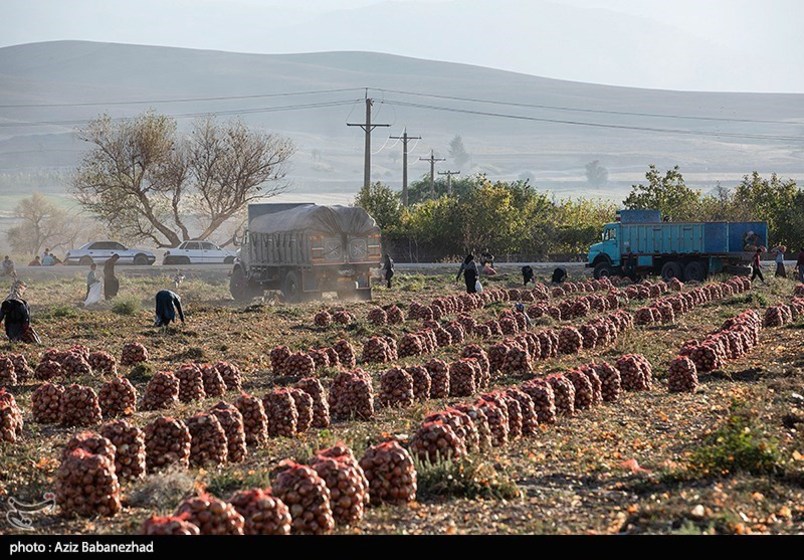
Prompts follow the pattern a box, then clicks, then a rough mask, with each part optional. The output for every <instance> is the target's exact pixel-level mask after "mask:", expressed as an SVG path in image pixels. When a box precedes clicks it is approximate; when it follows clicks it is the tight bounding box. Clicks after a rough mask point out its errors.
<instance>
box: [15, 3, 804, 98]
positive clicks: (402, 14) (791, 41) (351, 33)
mask: <svg viewBox="0 0 804 560" xmlns="http://www.w3.org/2000/svg"><path fill="white" fill-rule="evenodd" d="M803 16H804V2H802V1H801V0H0V46H9V45H15V44H21V43H31V42H38V41H52V40H61V39H80V40H91V41H109V42H121V43H137V44H152V45H167V46H178V47H189V48H204V49H215V50H226V51H235V52H259V53H287V52H309V51H328V50H364V51H380V52H387V53H392V54H400V55H406V56H415V57H419V58H430V59H438V60H446V61H451V62H464V63H469V64H478V65H482V66H490V67H495V68H501V69H505V70H513V71H517V72H523V73H527V74H533V75H539V76H546V77H551V78H561V79H569V80H576V81H588V82H596V83H606V84H613V85H627V86H637V87H650V88H666V89H680V90H704V91H724V90H728V91H757V92H759V91H761V92H797V93H799V92H804V72H803V71H802V68H803V67H804V32H803V31H802V29H801V23H802V22H804V17H803Z"/></svg>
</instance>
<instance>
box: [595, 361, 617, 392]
mask: <svg viewBox="0 0 804 560" xmlns="http://www.w3.org/2000/svg"><path fill="white" fill-rule="evenodd" d="M592 367H593V368H594V370H595V373H597V376H598V378H599V379H600V392H601V396H602V397H603V401H604V402H614V401H616V400H617V399H618V398H619V397H620V390H621V388H622V385H621V380H620V370H618V369H617V368H615V367H614V366H612V365H611V364H609V363H606V362H595V363H594V364H592Z"/></svg>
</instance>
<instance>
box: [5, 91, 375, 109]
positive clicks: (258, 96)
mask: <svg viewBox="0 0 804 560" xmlns="http://www.w3.org/2000/svg"><path fill="white" fill-rule="evenodd" d="M363 89H364V88H356V87H354V88H335V89H320V90H313V91H288V92H283V93H257V94H253V95H220V96H215V97H179V98H168V99H138V100H130V101H86V102H80V103H20V104H9V105H0V109H24V108H38V107H94V106H97V105H148V104H151V103H192V102H195V101H233V100H240V99H262V98H267V97H289V96H293V95H316V94H320V93H342V92H344V91H360V90H363Z"/></svg>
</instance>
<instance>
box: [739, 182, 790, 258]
mask: <svg viewBox="0 0 804 560" xmlns="http://www.w3.org/2000/svg"><path fill="white" fill-rule="evenodd" d="M802 198H804V195H803V194H802V191H801V190H800V189H799V188H798V186H797V185H796V181H795V180H794V179H781V178H779V177H778V176H777V175H776V173H773V174H771V177H770V179H765V178H763V177H762V176H761V175H760V174H759V173H757V172H756V171H754V172H753V173H752V174H751V175H745V176H744V177H743V180H742V181H741V182H740V184H739V185H737V187H736V188H735V189H734V202H735V205H736V206H738V207H740V208H742V209H744V211H745V212H746V213H747V215H748V217H747V218H746V219H754V220H764V221H767V222H768V230H769V236H770V239H769V240H768V241H769V242H770V243H771V244H772V245H776V244H778V243H783V244H785V245H788V246H791V245H800V244H801V243H802V241H804V232H802V230H801V229H800V227H798V228H797V225H798V224H800V223H801V222H800V216H801V214H802V212H804V205H802V204H801V201H802Z"/></svg>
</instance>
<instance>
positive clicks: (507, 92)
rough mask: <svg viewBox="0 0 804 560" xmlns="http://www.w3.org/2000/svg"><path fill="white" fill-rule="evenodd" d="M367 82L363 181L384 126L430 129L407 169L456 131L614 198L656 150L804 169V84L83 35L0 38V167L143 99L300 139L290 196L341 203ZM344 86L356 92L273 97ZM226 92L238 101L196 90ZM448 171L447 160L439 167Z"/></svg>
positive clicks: (393, 179)
mask: <svg viewBox="0 0 804 560" xmlns="http://www.w3.org/2000/svg"><path fill="white" fill-rule="evenodd" d="M364 87H368V88H371V89H369V95H370V96H372V97H373V98H374V99H375V107H374V111H373V120H374V122H378V123H388V124H391V125H392V127H390V128H388V129H382V128H378V129H376V130H375V132H374V136H373V140H374V141H373V150H374V152H376V153H375V154H374V156H373V165H372V176H373V177H372V178H373V179H374V180H382V181H385V182H388V183H390V184H392V185H395V186H398V185H399V184H400V182H401V146H400V145H398V144H396V143H395V141H393V140H387V138H388V135H389V134H393V135H398V134H399V133H401V132H402V129H403V127H407V130H408V132H409V133H410V134H412V135H421V136H422V137H423V139H422V140H421V141H420V142H418V143H416V145H415V149H414V150H413V153H412V154H411V157H410V167H409V172H410V176H411V177H419V176H421V175H423V174H424V173H425V172H426V171H428V166H427V165H426V164H424V163H423V162H420V161H419V160H418V158H419V157H424V156H426V155H428V154H429V150H430V149H431V148H432V149H434V150H435V151H436V154H437V155H440V156H441V157H447V155H448V149H449V148H448V145H449V141H450V140H451V139H452V138H453V137H454V136H455V135H460V136H461V137H462V138H463V143H464V145H465V147H466V151H467V152H468V153H469V155H470V156H471V160H470V162H469V163H468V164H466V165H465V166H464V168H462V169H461V171H462V172H463V173H468V172H477V171H487V172H488V174H489V175H490V176H491V177H493V178H502V179H515V178H518V177H530V178H532V179H533V182H534V183H535V184H536V185H537V186H539V187H543V188H546V189H550V190H553V191H555V192H558V193H559V194H562V195H564V194H567V193H572V194H587V195H588V194H592V195H601V196H611V197H620V196H621V195H622V194H623V192H624V191H625V190H626V189H627V187H628V185H629V184H630V183H631V182H633V181H638V180H640V179H641V177H642V174H643V173H644V171H645V169H646V168H647V166H648V164H650V163H656V164H657V165H659V166H660V167H670V166H673V165H676V164H678V165H680V166H681V168H682V171H683V172H684V174H685V176H686V177H687V178H688V181H689V182H691V183H693V184H697V185H700V186H701V187H702V188H711V186H712V185H714V184H715V183H716V182H718V181H720V182H721V183H723V184H724V185H729V184H732V183H733V182H734V181H735V180H736V179H737V178H738V177H739V176H740V175H741V174H743V173H748V172H750V171H753V170H755V169H756V170H758V171H760V172H763V173H769V172H771V171H776V172H778V173H780V174H782V175H785V176H792V177H802V176H804V173H803V172H804V162H802V158H801V154H802V148H803V147H804V135H803V134H802V132H804V95H796V94H737V93H694V92H677V91H665V90H645V89H636V88H621V87H612V86H601V85H593V84H585V83H578V82H567V81H560V80H552V79H546V78H540V77H535V76H529V75H524V74H517V73H513V72H506V71H501V70H495V69H490V68H483V67H478V66H470V65H464V64H454V63H447V62H436V61H431V60H420V59H415V58H406V57H399V56H393V55H387V54H379V53H368V52H323V53H309V54H284V55H258V54H237V53H227V52H218V51H200V50H191V49H178V48H169V47H153V46H137V45H122V44H111V43H92V42H80V41H60V42H50V43H34V44H27V45H19V46H13V47H6V48H0V174H4V173H6V174H8V173H16V172H22V171H26V170H32V169H60V168H61V169H69V168H73V167H75V165H76V164H77V163H78V161H79V159H80V156H81V153H82V152H83V150H85V149H86V148H87V146H85V145H84V144H83V143H81V142H80V141H79V140H78V139H77V138H76V137H75V128H76V126H80V125H81V124H82V123H83V122H86V121H87V120H89V119H92V118H94V117H96V116H97V115H98V114H99V113H102V112H107V113H108V114H110V115H112V116H114V117H125V116H132V115H135V114H138V113H140V112H142V111H144V110H147V109H149V108H152V109H154V110H157V111H160V112H164V113H168V114H173V115H176V116H178V117H179V122H180V123H182V125H183V126H186V125H188V124H189V123H190V122H191V121H192V116H193V115H196V116H197V115H200V114H206V113H211V112H214V113H225V114H222V115H221V117H220V118H222V119H226V118H231V117H232V116H234V115H236V116H239V118H241V119H242V120H243V121H244V122H246V123H247V124H249V125H250V126H254V127H259V128H264V129H266V130H270V131H272V132H277V133H280V134H284V135H287V136H289V137H291V138H293V139H294V141H295V142H296V144H297V146H298V153H297V155H296V156H295V157H294V160H293V167H292V170H291V173H290V179H291V181H292V186H293V189H294V191H293V193H291V194H289V195H286V197H289V198H303V197H304V198H310V197H313V198H316V199H318V200H340V201H343V200H348V199H350V198H351V196H352V194H353V193H354V192H355V191H356V190H357V189H358V188H359V186H360V184H361V183H362V171H363V161H362V156H363V136H362V131H360V130H359V129H358V128H357V127H347V126H346V122H347V121H349V122H362V119H363V118H364V116H365V105H364V103H363V95H364V92H363V91H362V90H360V89H358V88H364ZM347 88H354V89H349V90H348V91H329V92H327V93H317V94H312V95H288V96H285V95H276V94H284V93H288V92H310V91H320V90H342V89H347ZM382 90H385V91H382ZM391 90H395V91H391ZM400 92H408V93H400ZM411 93H416V94H431V95H436V96H438V97H427V96H423V95H411ZM271 95H275V96H273V97H269V96H271ZM232 96H235V97H240V98H239V99H219V100H208V101H198V100H197V99H198V98H201V97H204V98H208V97H232ZM247 96H262V97H247ZM461 98H464V99H461ZM466 98H474V99H483V100H492V101H496V102H497V103H496V104H495V103H478V102H471V101H467V100H465V99H466ZM188 99H196V100H195V101H187V100H188ZM168 100H185V101H182V102H167V101H168ZM337 103H340V104H337ZM503 103H505V104H503ZM327 104H331V105H330V106H323V107H322V106H321V105H327ZM334 104H337V105H334ZM23 105H28V106H23ZM31 105H37V106H31ZM538 106H541V107H538ZM546 106H549V107H551V108H547V107H546ZM483 113H485V114H483ZM650 115H653V116H650ZM656 115H663V117H661V118H660V117H657V116H656ZM682 117H684V118H682ZM707 119H720V120H707ZM673 131H680V132H673ZM718 135H719V136H718ZM411 146H412V147H413V144H411ZM592 160H600V162H601V164H602V165H604V166H605V167H606V168H607V169H608V170H609V184H608V185H607V186H605V187H601V188H600V189H597V190H591V189H590V188H589V187H588V186H587V185H586V181H585V177H584V165H585V164H586V163H588V162H589V161H592ZM447 168H452V169H455V168H456V164H455V162H451V161H447V162H445V163H443V166H442V167H440V169H447ZM6 194H7V193H6Z"/></svg>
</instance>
